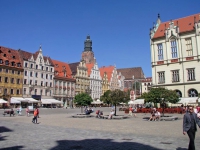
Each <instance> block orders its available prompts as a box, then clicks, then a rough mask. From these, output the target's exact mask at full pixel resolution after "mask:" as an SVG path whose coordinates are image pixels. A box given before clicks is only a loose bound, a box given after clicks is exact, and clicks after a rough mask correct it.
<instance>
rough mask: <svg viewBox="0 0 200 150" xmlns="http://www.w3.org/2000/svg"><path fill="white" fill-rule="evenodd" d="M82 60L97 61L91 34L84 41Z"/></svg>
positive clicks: (87, 61)
mask: <svg viewBox="0 0 200 150" xmlns="http://www.w3.org/2000/svg"><path fill="white" fill-rule="evenodd" d="M82 60H85V62H86V63H95V59H94V53H93V51H92V40H90V36H89V35H88V36H87V37H86V40H85V41H84V51H83V52H82Z"/></svg>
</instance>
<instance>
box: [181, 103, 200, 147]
mask: <svg viewBox="0 0 200 150" xmlns="http://www.w3.org/2000/svg"><path fill="white" fill-rule="evenodd" d="M196 124H197V125H198V126H199V127H200V121H199V119H198V118H197V114H195V113H194V108H193V107H192V106H188V111H187V112H186V113H185V115H184V118H183V134H184V135H185V134H186V133H187V134H188V137H189V139H190V142H189V145H188V150H195V143H194V140H195V133H196V131H197V126H196Z"/></svg>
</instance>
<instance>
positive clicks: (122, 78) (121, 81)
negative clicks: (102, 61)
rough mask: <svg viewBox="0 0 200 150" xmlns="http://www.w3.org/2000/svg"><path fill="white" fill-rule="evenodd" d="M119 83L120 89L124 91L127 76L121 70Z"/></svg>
mask: <svg viewBox="0 0 200 150" xmlns="http://www.w3.org/2000/svg"><path fill="white" fill-rule="evenodd" d="M117 76H118V83H119V89H120V90H121V91H124V80H125V77H124V76H123V75H122V73H121V72H118V75H117Z"/></svg>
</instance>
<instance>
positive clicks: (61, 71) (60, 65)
mask: <svg viewBox="0 0 200 150" xmlns="http://www.w3.org/2000/svg"><path fill="white" fill-rule="evenodd" d="M52 62H53V64H54V72H58V74H57V75H56V74H55V75H54V77H59V78H69V79H70V78H72V72H71V69H70V67H69V64H67V63H65V62H61V61H58V60H52ZM65 72H66V76H65Z"/></svg>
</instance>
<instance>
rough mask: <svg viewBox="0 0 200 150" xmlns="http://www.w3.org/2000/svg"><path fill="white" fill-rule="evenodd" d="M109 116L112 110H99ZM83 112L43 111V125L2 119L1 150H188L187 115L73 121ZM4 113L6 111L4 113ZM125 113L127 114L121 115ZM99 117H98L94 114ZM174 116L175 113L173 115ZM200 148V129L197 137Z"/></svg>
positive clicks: (27, 119)
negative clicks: (171, 118) (160, 118)
mask: <svg viewBox="0 0 200 150" xmlns="http://www.w3.org/2000/svg"><path fill="white" fill-rule="evenodd" d="M96 109H101V110H103V111H104V114H109V111H110V108H96ZM80 111H81V110H80V109H78V108H77V109H40V118H39V119H38V122H39V124H33V123H32V122H31V119H32V116H30V117H27V116H25V115H24V112H23V115H22V116H15V117H10V116H7V115H6V116H5V117H3V115H2V116H0V150H4V149H17V150H20V149H22V150H24V149H26V150H41V149H48V150H60V149H66V150H160V149H161V150H186V149H187V146H188V137H187V135H185V136H184V135H183V134H182V121H183V120H182V118H183V115H180V114H173V115H175V116H178V117H179V118H180V119H179V120H177V121H153V122H151V121H150V122H149V121H145V120H143V119H142V118H143V117H145V116H149V114H137V117H136V118H135V117H130V118H128V119H124V120H105V119H97V118H95V117H92V118H72V117H71V116H72V115H73V114H76V113H80ZM0 113H1V114H2V113H3V110H0ZM117 114H124V112H119V111H118V112H117ZM93 115H95V114H93ZM170 115H171V114H170ZM196 147H200V130H199V131H198V132H197V134H196Z"/></svg>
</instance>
